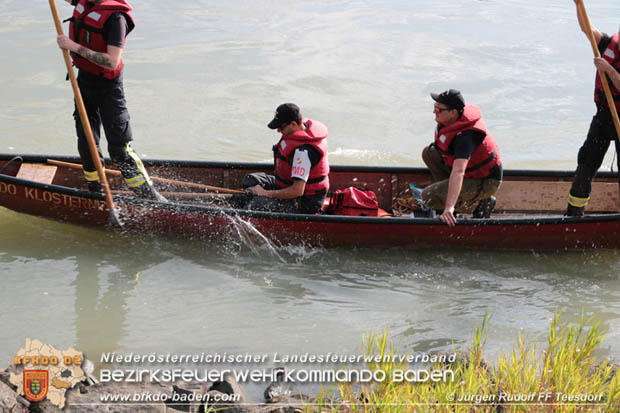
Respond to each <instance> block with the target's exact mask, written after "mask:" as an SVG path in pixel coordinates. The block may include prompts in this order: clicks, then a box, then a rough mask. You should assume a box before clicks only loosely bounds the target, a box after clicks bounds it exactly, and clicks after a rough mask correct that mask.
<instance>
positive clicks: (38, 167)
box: [16, 163, 58, 184]
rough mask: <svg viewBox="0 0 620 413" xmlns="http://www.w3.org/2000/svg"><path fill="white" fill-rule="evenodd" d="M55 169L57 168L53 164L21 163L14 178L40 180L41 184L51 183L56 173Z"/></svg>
mask: <svg viewBox="0 0 620 413" xmlns="http://www.w3.org/2000/svg"><path fill="white" fill-rule="evenodd" d="M56 169H58V167H57V166H54V165H43V164H38V163H23V164H21V166H20V167H19V171H18V172H17V175H16V178H19V179H26V180H28V181H35V182H40V183H42V184H51V183H52V181H53V180H54V176H55V175H56Z"/></svg>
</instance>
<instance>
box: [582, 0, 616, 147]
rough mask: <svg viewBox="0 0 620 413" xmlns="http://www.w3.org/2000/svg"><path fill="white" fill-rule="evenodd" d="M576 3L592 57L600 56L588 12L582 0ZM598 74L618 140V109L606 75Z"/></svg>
mask: <svg viewBox="0 0 620 413" xmlns="http://www.w3.org/2000/svg"><path fill="white" fill-rule="evenodd" d="M576 3H577V7H578V8H579V11H580V12H581V15H582V17H583V22H584V24H585V30H586V35H587V36H588V39H590V45H591V46H592V51H593V52H594V57H601V54H600V52H599V51H598V44H596V39H595V38H594V33H593V32H592V26H591V25H590V18H589V17H588V13H587V12H586V6H585V4H583V0H578V1H576ZM599 76H600V77H601V83H603V90H605V97H606V98H607V104H608V105H609V111H610V112H611V117H612V118H613V120H614V125H615V127H616V134H617V137H618V139H619V140H620V120H619V119H618V111H617V110H615V108H616V105H615V103H614V98H613V96H612V95H611V89H610V88H609V82H608V81H607V75H606V74H605V73H603V72H601V71H599Z"/></svg>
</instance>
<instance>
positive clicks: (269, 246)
mask: <svg viewBox="0 0 620 413" xmlns="http://www.w3.org/2000/svg"><path fill="white" fill-rule="evenodd" d="M225 216H226V217H227V218H228V219H229V220H230V222H231V223H232V226H233V228H234V229H235V231H236V234H237V236H238V238H239V240H240V244H239V245H238V246H239V247H241V246H245V247H248V248H249V249H250V251H252V253H254V254H255V255H256V256H260V257H263V256H264V253H265V251H267V252H268V253H269V255H271V256H272V257H273V258H277V259H278V260H280V261H281V262H282V263H286V260H285V259H284V258H282V256H281V255H280V254H279V253H278V250H277V248H278V247H277V246H276V245H275V244H274V243H273V242H271V241H270V240H269V238H267V237H266V236H265V235H264V234H263V233H262V232H260V231H259V230H258V229H257V228H256V227H255V226H254V225H252V223H251V222H250V220H249V219H243V218H241V217H239V216H237V215H228V214H226V215H225Z"/></svg>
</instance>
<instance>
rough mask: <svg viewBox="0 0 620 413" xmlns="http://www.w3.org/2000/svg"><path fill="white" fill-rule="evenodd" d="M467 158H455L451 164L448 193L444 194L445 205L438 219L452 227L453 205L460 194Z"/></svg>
mask: <svg viewBox="0 0 620 413" xmlns="http://www.w3.org/2000/svg"><path fill="white" fill-rule="evenodd" d="M468 162H469V159H455V160H454V164H453V165H452V172H450V178H449V179H450V180H449V181H448V195H447V196H446V206H445V207H444V210H443V213H442V214H441V215H440V216H439V219H440V220H442V221H443V222H445V223H446V224H448V225H450V226H451V227H453V226H454V225H455V224H456V218H455V217H454V206H455V205H456V201H458V199H459V195H460V194H461V188H462V187H463V177H464V176H465V169H466V168H467V163H468Z"/></svg>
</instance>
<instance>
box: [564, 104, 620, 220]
mask: <svg viewBox="0 0 620 413" xmlns="http://www.w3.org/2000/svg"><path fill="white" fill-rule="evenodd" d="M612 140H613V141H614V143H615V145H616V152H618V148H619V145H618V136H617V134H616V129H615V127H614V122H613V119H612V117H611V113H610V112H609V109H607V108H599V109H598V110H597V112H596V115H594V117H593V118H592V123H591V124H590V130H589V131H588V136H587V138H586V140H585V142H584V143H583V145H582V146H581V148H580V149H579V154H578V155H577V170H576V171H575V177H574V179H573V185H572V186H571V189H570V196H569V204H570V205H572V206H573V207H577V208H585V205H586V204H587V201H588V198H589V197H590V193H591V191H592V179H593V178H594V177H595V176H596V173H597V172H598V170H599V168H600V167H601V164H602V163H603V158H604V157H605V153H607V149H608V148H609V144H610V143H611V141H612ZM617 162H618V168H619V169H620V158H618V159H617Z"/></svg>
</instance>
